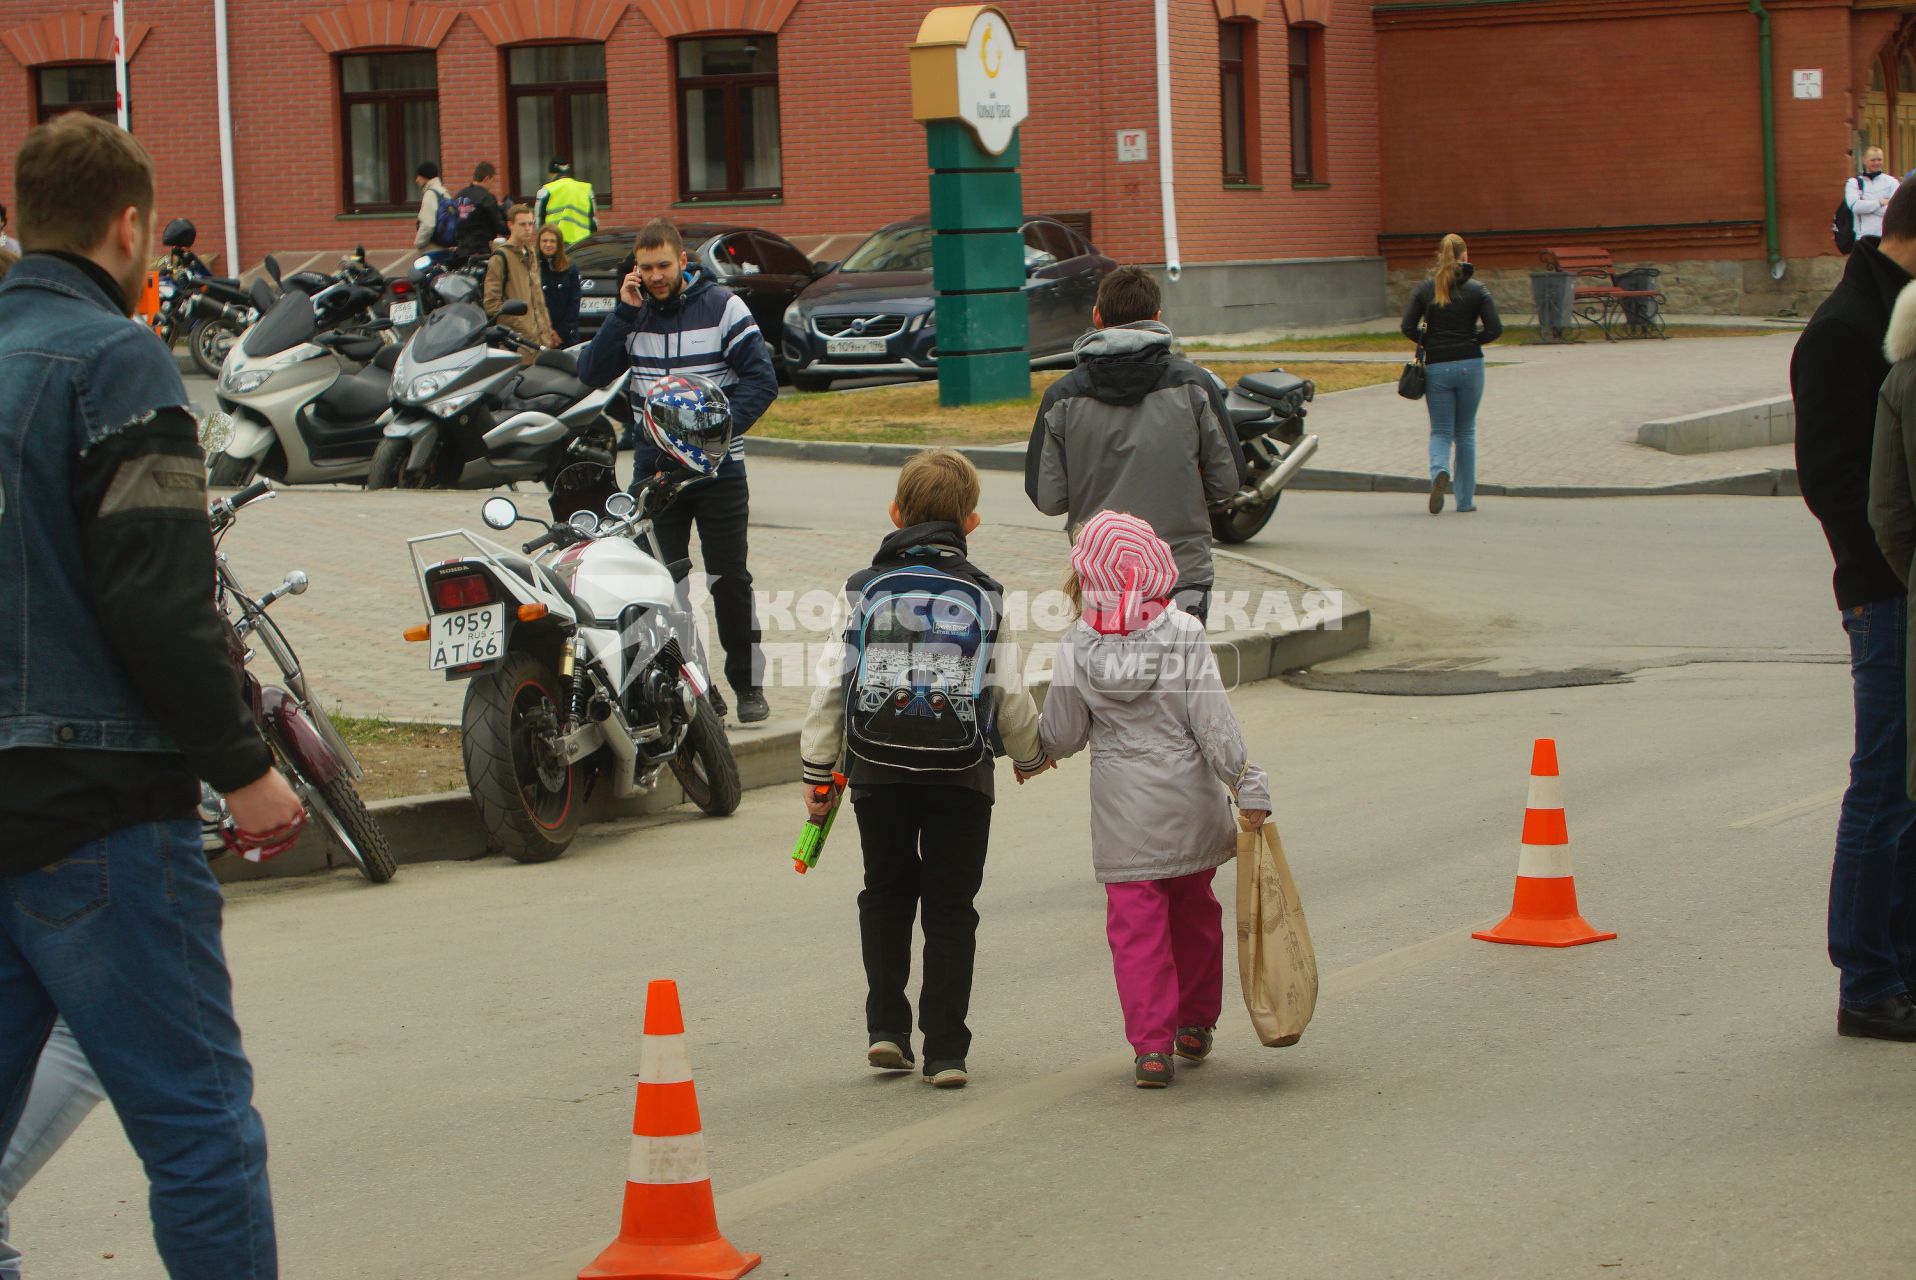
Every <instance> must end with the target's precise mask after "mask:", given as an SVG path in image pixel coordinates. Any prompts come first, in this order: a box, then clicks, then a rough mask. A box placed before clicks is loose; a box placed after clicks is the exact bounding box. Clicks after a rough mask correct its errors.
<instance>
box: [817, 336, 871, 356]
mask: <svg viewBox="0 0 1916 1280" xmlns="http://www.w3.org/2000/svg"><path fill="white" fill-rule="evenodd" d="M825 354H826V355H828V356H882V355H884V354H885V340H884V339H883V338H827V339H825Z"/></svg>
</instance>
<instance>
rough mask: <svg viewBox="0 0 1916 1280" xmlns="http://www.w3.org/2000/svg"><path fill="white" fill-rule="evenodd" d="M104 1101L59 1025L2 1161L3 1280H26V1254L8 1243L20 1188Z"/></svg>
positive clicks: (0, 1249) (0, 1271) (0, 1250)
mask: <svg viewBox="0 0 1916 1280" xmlns="http://www.w3.org/2000/svg"><path fill="white" fill-rule="evenodd" d="M104 1096H105V1095H104V1094H102V1093H101V1092H100V1078H99V1077H98V1076H96V1075H94V1074H93V1067H92V1065H91V1064H90V1063H88V1062H87V1060H86V1055H85V1054H84V1053H81V1052H80V1046H79V1045H78V1044H75V1043H74V1040H73V1032H72V1030H71V1029H70V1028H69V1027H68V1026H67V1024H66V1022H65V1020H61V1021H59V1022H56V1023H54V1024H53V1034H52V1035H50V1036H48V1037H47V1047H46V1048H45V1049H43V1050H41V1051H40V1065H39V1067H38V1069H37V1070H35V1071H34V1073H33V1090H32V1092H30V1093H29V1094H28V1095H27V1107H26V1110H25V1111H24V1112H22V1113H21V1116H20V1123H19V1124H18V1125H16V1126H14V1130H13V1141H11V1142H9V1143H8V1144H7V1148H6V1152H7V1153H6V1155H5V1156H4V1157H0V1280H20V1251H19V1250H18V1249H15V1248H14V1247H13V1245H11V1244H10V1243H8V1240H7V1237H8V1235H9V1234H10V1232H11V1224H10V1223H9V1221H8V1209H9V1207H10V1206H11V1205H12V1204H13V1202H14V1200H15V1199H16V1198H18V1197H19V1195H20V1188H22V1187H24V1186H26V1185H27V1183H29V1182H31V1181H33V1175H34V1174H36V1173H38V1172H40V1169H41V1167H42V1166H43V1165H45V1164H46V1162H47V1161H48V1160H50V1159H52V1158H53V1153H54V1152H56V1151H58V1150H59V1149H60V1146H61V1144H62V1143H64V1142H65V1141H66V1140H67V1139H68V1138H70V1137H72V1136H73V1131H74V1130H75V1129H77V1128H79V1127H80V1121H82V1120H84V1119H86V1116H87V1112H89V1111H91V1110H93V1108H94V1107H95V1106H96V1105H97V1104H98V1103H99V1102H100V1100H101V1098H103V1097H104Z"/></svg>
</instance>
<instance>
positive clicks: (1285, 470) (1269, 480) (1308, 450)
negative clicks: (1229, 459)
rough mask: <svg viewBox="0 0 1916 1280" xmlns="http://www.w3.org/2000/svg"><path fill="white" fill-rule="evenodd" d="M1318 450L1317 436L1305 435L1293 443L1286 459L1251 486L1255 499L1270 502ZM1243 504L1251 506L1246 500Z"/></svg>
mask: <svg viewBox="0 0 1916 1280" xmlns="http://www.w3.org/2000/svg"><path fill="white" fill-rule="evenodd" d="M1316 452H1317V437H1316V436H1305V437H1304V438H1303V439H1302V440H1299V441H1298V442H1297V443H1296V444H1294V445H1292V446H1291V451H1290V452H1289V453H1287V454H1285V455H1284V460H1283V461H1282V462H1279V463H1278V464H1277V466H1275V467H1274V468H1272V469H1271V473H1270V474H1269V475H1267V476H1265V477H1264V478H1263V479H1262V480H1259V481H1258V482H1257V483H1256V484H1255V485H1253V486H1252V487H1251V492H1252V493H1253V494H1255V495H1256V497H1255V498H1254V499H1253V501H1256V502H1259V503H1264V502H1269V501H1270V500H1271V499H1273V498H1275V497H1276V496H1277V495H1278V494H1280V493H1282V492H1283V491H1284V486H1285V485H1287V484H1289V483H1290V482H1291V480H1292V478H1293V477H1295V476H1296V475H1297V473H1298V472H1300V471H1302V470H1303V469H1304V464H1305V463H1306V462H1309V461H1310V460H1311V455H1312V454H1314V453H1316ZM1242 505H1244V506H1249V505H1250V503H1249V502H1246V503H1244V504H1242Z"/></svg>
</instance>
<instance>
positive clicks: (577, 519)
mask: <svg viewBox="0 0 1916 1280" xmlns="http://www.w3.org/2000/svg"><path fill="white" fill-rule="evenodd" d="M566 523H567V524H569V525H571V526H572V532H574V533H582V534H584V535H586V536H587V537H591V536H592V535H593V534H595V533H597V532H598V531H599V517H597V516H595V515H593V514H592V513H591V512H590V511H574V512H573V513H572V515H571V518H570V519H568V520H567V521H566Z"/></svg>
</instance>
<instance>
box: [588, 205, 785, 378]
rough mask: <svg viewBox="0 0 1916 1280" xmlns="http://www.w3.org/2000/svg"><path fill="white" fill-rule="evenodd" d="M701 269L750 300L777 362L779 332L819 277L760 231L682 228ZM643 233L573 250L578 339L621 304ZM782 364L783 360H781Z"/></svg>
mask: <svg viewBox="0 0 1916 1280" xmlns="http://www.w3.org/2000/svg"><path fill="white" fill-rule="evenodd" d="M679 234H680V235H682V236H684V237H685V251H686V253H687V254H689V255H690V256H691V259H692V262H693V263H694V264H695V265H696V266H697V267H698V269H699V270H700V271H702V272H704V273H705V274H706V275H708V276H710V277H711V278H712V279H714V280H716V281H718V283H720V284H722V285H724V286H725V287H726V288H728V289H730V290H731V291H732V292H733V293H736V294H737V295H738V296H739V297H741V298H743V299H745V305H746V306H748V307H750V308H751V309H752V316H753V318H754V319H756V320H757V321H758V328H759V332H760V333H763V334H764V335H765V343H766V345H767V346H768V347H770V348H771V349H772V355H773V358H774V359H775V360H776V359H778V349H779V341H778V327H779V324H780V323H781V321H782V320H783V318H784V315H785V309H786V308H787V307H789V306H790V305H791V304H792V299H794V298H796V297H797V296H798V291H799V290H800V289H803V288H804V287H805V286H806V285H808V284H810V283H812V281H813V280H814V279H816V278H817V276H818V275H819V272H818V271H817V270H816V269H815V268H814V267H813V266H812V260H811V259H810V258H807V257H806V256H805V255H804V254H802V253H800V252H799V251H798V250H797V249H796V248H794V247H793V246H792V244H791V242H790V241H788V240H786V239H785V238H784V237H782V236H778V235H774V234H773V233H772V232H770V231H764V230H761V229H759V228H757V227H736V226H730V225H721V224H718V223H707V222H691V223H685V224H683V225H681V226H680V227H679ZM637 238H638V229H637V228H636V227H635V228H631V229H629V230H612V231H600V232H598V233H596V234H594V235H590V236H587V237H586V238H585V239H583V240H581V241H579V243H577V244H575V245H573V246H572V261H573V264H574V265H575V266H577V267H578V268H579V336H580V337H581V338H590V337H591V336H592V335H593V334H595V333H597V332H598V331H599V324H600V323H601V322H602V321H603V320H604V319H605V318H606V316H607V315H609V314H611V311H612V308H613V306H614V305H615V304H616V303H617V302H618V300H619V282H620V281H621V280H623V279H625V275H626V273H627V272H628V271H630V270H631V269H632V242H633V241H634V240H635V239H637ZM781 363H782V361H781Z"/></svg>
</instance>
